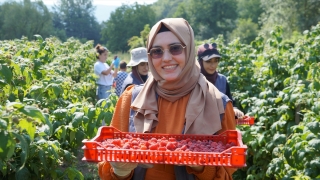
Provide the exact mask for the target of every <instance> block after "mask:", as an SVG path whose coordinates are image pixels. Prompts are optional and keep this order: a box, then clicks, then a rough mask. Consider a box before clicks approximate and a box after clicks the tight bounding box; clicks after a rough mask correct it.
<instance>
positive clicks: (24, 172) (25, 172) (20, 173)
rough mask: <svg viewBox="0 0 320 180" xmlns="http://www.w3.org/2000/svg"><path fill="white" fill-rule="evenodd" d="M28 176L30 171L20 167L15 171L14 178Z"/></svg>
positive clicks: (26, 177)
mask: <svg viewBox="0 0 320 180" xmlns="http://www.w3.org/2000/svg"><path fill="white" fill-rule="evenodd" d="M29 178H30V172H29V170H28V168H26V167H24V166H23V167H22V168H20V169H19V170H18V171H17V172H16V179H29Z"/></svg>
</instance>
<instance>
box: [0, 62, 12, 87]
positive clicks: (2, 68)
mask: <svg viewBox="0 0 320 180" xmlns="http://www.w3.org/2000/svg"><path fill="white" fill-rule="evenodd" d="M0 74H1V76H2V77H3V78H4V79H5V80H6V82H7V83H10V82H11V80H12V77H13V74H12V71H11V70H10V69H9V67H8V66H6V65H0Z"/></svg>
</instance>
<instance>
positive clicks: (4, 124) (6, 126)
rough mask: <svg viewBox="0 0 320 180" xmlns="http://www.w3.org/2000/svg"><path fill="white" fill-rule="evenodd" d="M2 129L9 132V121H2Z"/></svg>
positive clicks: (0, 120) (0, 123) (0, 122)
mask: <svg viewBox="0 0 320 180" xmlns="http://www.w3.org/2000/svg"><path fill="white" fill-rule="evenodd" d="M0 128H1V129H5V130H7V128H8V123H7V121H5V120H3V119H0Z"/></svg>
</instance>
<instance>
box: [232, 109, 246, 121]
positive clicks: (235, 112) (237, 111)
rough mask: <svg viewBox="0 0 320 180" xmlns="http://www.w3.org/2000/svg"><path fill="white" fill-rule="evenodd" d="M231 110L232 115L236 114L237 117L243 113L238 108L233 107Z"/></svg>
mask: <svg viewBox="0 0 320 180" xmlns="http://www.w3.org/2000/svg"><path fill="white" fill-rule="evenodd" d="M233 111H234V115H235V116H237V117H238V118H239V119H241V118H242V117H243V116H244V114H243V112H242V111H240V110H239V109H238V108H233Z"/></svg>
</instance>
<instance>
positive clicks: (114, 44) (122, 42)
mask: <svg viewBox="0 0 320 180" xmlns="http://www.w3.org/2000/svg"><path fill="white" fill-rule="evenodd" d="M154 23H155V13H154V11H153V10H152V9H151V7H150V5H139V4H138V3H135V4H133V5H130V6H129V5H122V6H120V7H119V8H117V9H116V11H115V12H112V13H111V15H110V19H109V20H108V21H106V22H103V27H102V31H101V34H102V38H103V40H104V41H106V44H107V47H108V49H109V50H111V51H122V52H126V51H128V50H129V49H130V47H129V45H128V43H127V42H128V40H129V39H130V38H131V37H133V36H138V35H139V34H140V31H141V29H143V27H144V26H145V25H146V24H154Z"/></svg>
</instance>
